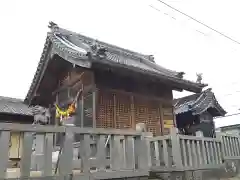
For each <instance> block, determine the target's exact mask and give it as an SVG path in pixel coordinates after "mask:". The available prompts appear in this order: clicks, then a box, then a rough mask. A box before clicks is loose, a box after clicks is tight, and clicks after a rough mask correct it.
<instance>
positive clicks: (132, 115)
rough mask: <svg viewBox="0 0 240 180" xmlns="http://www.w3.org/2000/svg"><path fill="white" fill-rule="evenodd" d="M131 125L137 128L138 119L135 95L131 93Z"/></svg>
mask: <svg viewBox="0 0 240 180" xmlns="http://www.w3.org/2000/svg"><path fill="white" fill-rule="evenodd" d="M130 98H131V125H132V128H133V129H136V119H135V112H134V97H133V95H131V97H130Z"/></svg>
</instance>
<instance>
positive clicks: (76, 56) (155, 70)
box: [25, 22, 206, 102]
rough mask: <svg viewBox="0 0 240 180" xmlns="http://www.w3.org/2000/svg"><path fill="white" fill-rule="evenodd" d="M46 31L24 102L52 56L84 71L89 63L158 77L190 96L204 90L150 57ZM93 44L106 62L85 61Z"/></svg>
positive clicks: (74, 35) (57, 29)
mask: <svg viewBox="0 0 240 180" xmlns="http://www.w3.org/2000/svg"><path fill="white" fill-rule="evenodd" d="M49 27H50V29H51V31H50V32H49V33H48V35H47V39H46V42H45V45H44V50H43V53H42V56H41V59H40V62H39V64H38V68H37V71H36V73H35V75H34V78H33V81H32V84H31V86H30V89H29V91H28V94H27V96H26V98H25V102H28V101H31V98H32V96H33V94H34V93H36V91H37V86H38V84H39V83H40V81H41V78H42V76H43V74H44V71H45V69H46V66H47V64H48V61H49V59H50V58H51V57H52V56H53V55H54V54H57V55H59V56H60V57H62V58H63V59H64V60H66V61H69V62H71V63H73V64H76V65H79V66H81V67H86V68H91V66H92V64H93V63H102V64H110V65H113V66H114V65H115V66H121V67H125V68H128V69H130V70H133V71H138V72H142V73H146V74H148V75H151V76H155V77H158V78H160V79H162V80H168V81H169V82H173V83H175V84H177V85H176V88H179V89H185V90H189V91H193V92H201V90H202V88H203V87H205V86H206V85H205V84H200V83H195V82H191V81H188V80H184V79H183V78H182V75H183V74H184V73H183V72H176V71H172V70H169V69H166V68H164V67H162V66H159V65H157V64H156V63H155V62H154V60H153V59H154V58H153V56H151V55H143V54H140V53H137V52H133V51H130V50H127V49H123V48H120V47H117V46H114V45H111V44H108V43H105V42H101V41H97V40H95V39H92V38H90V37H87V36H83V35H81V34H77V33H75V32H72V31H69V30H66V29H63V28H60V27H58V26H57V24H55V23H53V22H50V25H49ZM94 44H97V46H98V47H99V48H105V49H106V52H105V54H106V58H104V59H101V60H99V59H90V58H89V52H91V47H92V46H93V45H94ZM49 54H50V55H49Z"/></svg>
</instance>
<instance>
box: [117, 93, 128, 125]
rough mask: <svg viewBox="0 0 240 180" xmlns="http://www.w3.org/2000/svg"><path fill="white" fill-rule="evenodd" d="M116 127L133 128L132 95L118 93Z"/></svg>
mask: <svg viewBox="0 0 240 180" xmlns="http://www.w3.org/2000/svg"><path fill="white" fill-rule="evenodd" d="M115 99H116V128H117V129H124V128H131V96H130V95H128V94H124V93H116V96H115Z"/></svg>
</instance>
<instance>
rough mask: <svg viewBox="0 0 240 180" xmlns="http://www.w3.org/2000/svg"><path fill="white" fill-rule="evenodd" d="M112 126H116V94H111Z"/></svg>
mask: <svg viewBox="0 0 240 180" xmlns="http://www.w3.org/2000/svg"><path fill="white" fill-rule="evenodd" d="M113 128H117V102H116V94H115V93H114V94H113Z"/></svg>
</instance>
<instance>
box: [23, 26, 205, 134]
mask: <svg viewBox="0 0 240 180" xmlns="http://www.w3.org/2000/svg"><path fill="white" fill-rule="evenodd" d="M49 28H50V31H49V32H48V33H47V38H46V42H45V44H44V48H43V53H42V55H41V58H40V62H39V64H38V67H37V70H36V73H35V75H34V78H33V81H32V84H31V87H30V89H29V91H28V94H27V96H26V98H25V103H27V104H28V105H30V106H34V105H40V106H43V107H47V108H50V110H51V115H52V116H51V117H52V118H51V122H50V123H51V124H56V123H58V121H64V122H68V121H69V122H70V119H71V122H72V123H73V124H74V125H76V126H80V127H94V128H95V127H97V128H117V129H126V128H130V129H135V127H136V124H137V123H144V124H145V125H146V128H147V131H150V132H153V134H155V135H162V134H168V133H169V129H170V128H171V127H172V126H174V124H175V122H174V115H173V105H172V100H173V95H172V90H177V91H182V90H187V91H191V92H195V93H200V92H201V91H202V88H204V87H205V86H206V84H202V83H195V82H191V81H188V80H185V79H184V78H183V74H184V73H183V72H176V71H172V70H169V69H166V68H164V67H161V66H160V65H157V64H156V63H155V61H154V57H153V56H152V55H143V54H140V53H137V52H133V51H130V50H127V49H123V48H120V47H117V46H114V45H111V44H108V43H104V42H101V41H98V40H95V39H92V38H90V37H86V36H83V35H81V34H78V33H75V32H72V31H69V30H66V29H63V28H61V27H59V26H58V25H57V24H55V23H53V22H51V23H50V24H49Z"/></svg>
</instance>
